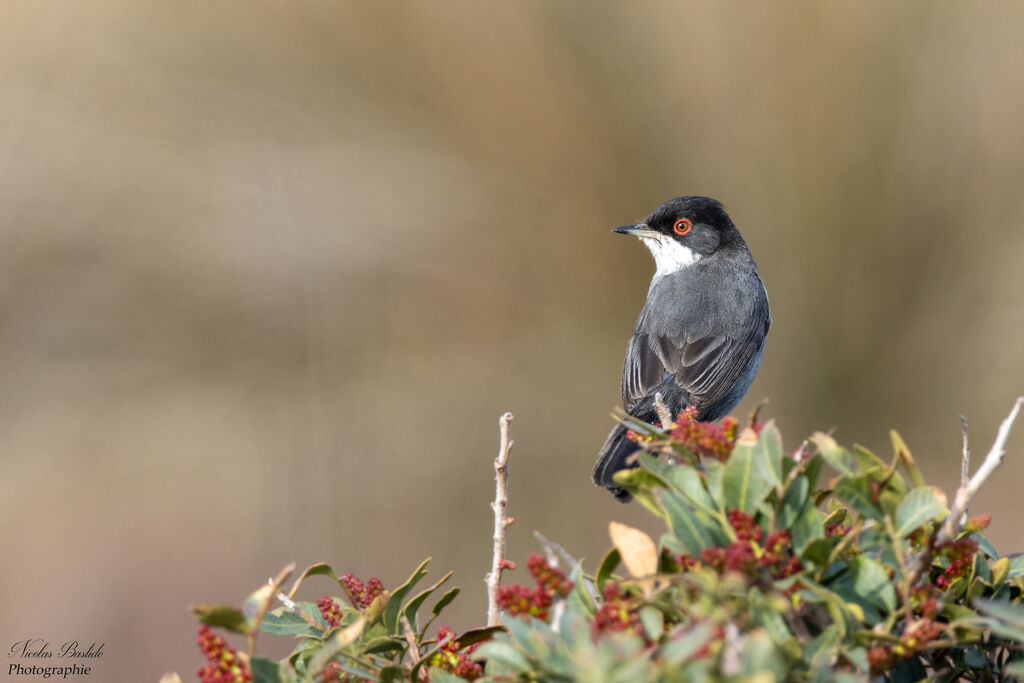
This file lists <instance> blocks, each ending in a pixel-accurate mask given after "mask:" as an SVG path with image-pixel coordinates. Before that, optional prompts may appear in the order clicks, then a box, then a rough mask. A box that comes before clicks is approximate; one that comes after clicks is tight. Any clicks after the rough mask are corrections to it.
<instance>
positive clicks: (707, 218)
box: [644, 197, 742, 251]
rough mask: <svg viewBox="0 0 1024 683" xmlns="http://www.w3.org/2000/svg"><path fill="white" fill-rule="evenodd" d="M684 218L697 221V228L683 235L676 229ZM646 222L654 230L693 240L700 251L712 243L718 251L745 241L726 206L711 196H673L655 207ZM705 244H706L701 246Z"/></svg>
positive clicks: (712, 246) (691, 241)
mask: <svg viewBox="0 0 1024 683" xmlns="http://www.w3.org/2000/svg"><path fill="white" fill-rule="evenodd" d="M681 218H685V219H687V220H689V221H690V222H691V223H692V224H693V230H692V232H690V233H689V234H688V235H684V236H679V235H676V234H675V233H674V232H673V226H674V225H675V224H676V221H678V220H679V219H681ZM644 223H646V224H647V226H648V227H650V228H651V229H652V230H656V231H658V232H660V233H663V234H665V235H669V236H670V237H674V238H675V239H677V240H679V241H680V242H684V243H692V245H693V246H694V247H697V250H698V251H706V250H707V248H708V247H710V250H711V251H714V250H715V249H718V248H722V247H725V246H729V245H732V244H736V243H742V238H741V237H740V233H739V231H738V230H737V229H736V226H735V225H734V224H733V222H732V219H731V218H729V214H727V213H726V212H725V207H724V206H722V205H721V203H719V202H718V201H716V200H714V199H711V198H710V197H677V198H676V199H670V200H668V201H667V202H665V203H664V204H662V205H661V206H659V207H658V208H656V209H655V210H654V211H652V212H651V214H650V215H649V216H647V218H646V220H644ZM710 243H714V244H710ZM698 245H700V246H698ZM701 246H703V247H704V248H700V247H701Z"/></svg>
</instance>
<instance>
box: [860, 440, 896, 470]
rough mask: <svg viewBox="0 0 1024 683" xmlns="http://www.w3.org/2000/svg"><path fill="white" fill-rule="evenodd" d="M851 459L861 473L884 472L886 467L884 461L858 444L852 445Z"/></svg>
mask: <svg viewBox="0 0 1024 683" xmlns="http://www.w3.org/2000/svg"><path fill="white" fill-rule="evenodd" d="M853 457H854V459H855V460H856V461H857V465H858V467H859V468H860V471H861V472H867V471H869V470H884V469H886V468H887V467H888V465H886V464H885V461H884V460H882V459H881V458H879V457H878V456H877V455H875V454H874V453H872V452H871V451H869V450H868V449H866V448H864V447H863V446H861V445H859V444H854V445H853Z"/></svg>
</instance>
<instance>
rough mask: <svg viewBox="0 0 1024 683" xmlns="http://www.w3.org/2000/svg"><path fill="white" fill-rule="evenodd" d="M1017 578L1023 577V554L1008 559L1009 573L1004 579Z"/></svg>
mask: <svg viewBox="0 0 1024 683" xmlns="http://www.w3.org/2000/svg"><path fill="white" fill-rule="evenodd" d="M1018 576H1024V553H1022V554H1020V555H1017V556H1016V557H1011V558H1010V573H1009V574H1007V575H1006V578H1008V579H1016V578H1017V577H1018Z"/></svg>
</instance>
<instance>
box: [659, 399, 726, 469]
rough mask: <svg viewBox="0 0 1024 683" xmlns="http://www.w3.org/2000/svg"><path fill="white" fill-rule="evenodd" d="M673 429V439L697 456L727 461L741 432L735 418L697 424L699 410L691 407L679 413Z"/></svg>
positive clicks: (672, 426)
mask: <svg viewBox="0 0 1024 683" xmlns="http://www.w3.org/2000/svg"><path fill="white" fill-rule="evenodd" d="M670 427H671V428H672V438H673V439H675V440H676V441H680V442H682V444H683V445H684V446H685V447H686V448H687V449H688V450H690V451H691V452H692V453H694V454H695V455H697V456H702V455H703V456H708V457H712V458H718V459H719V460H725V459H726V458H728V457H729V454H730V453H732V448H733V446H734V445H735V443H736V435H737V433H738V430H739V422H737V421H736V419H735V418H733V417H727V418H725V419H723V420H722V425H721V426H718V425H716V424H715V423H714V422H697V408H696V407H695V406H690V407H689V408H687V409H686V410H684V411H683V412H681V413H679V416H678V417H677V418H676V421H675V424H673V425H670Z"/></svg>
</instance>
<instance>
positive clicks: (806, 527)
mask: <svg viewBox="0 0 1024 683" xmlns="http://www.w3.org/2000/svg"><path fill="white" fill-rule="evenodd" d="M824 518H825V516H824V515H823V514H822V513H821V512H819V511H818V508H817V507H815V505H814V501H812V500H808V501H807V502H806V503H805V504H804V509H803V511H802V512H801V513H800V516H799V517H797V518H796V521H795V522H793V525H792V526H790V528H789V533H790V534H792V535H793V547H795V548H798V549H799V550H800V553H801V554H803V553H804V551H805V550H806V549H807V547H808V544H810V543H812V542H814V540H815V539H819V538H820V539H824V538H825V527H824V525H823V524H822V520H823V519H824ZM829 548H830V549H831V546H829Z"/></svg>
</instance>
